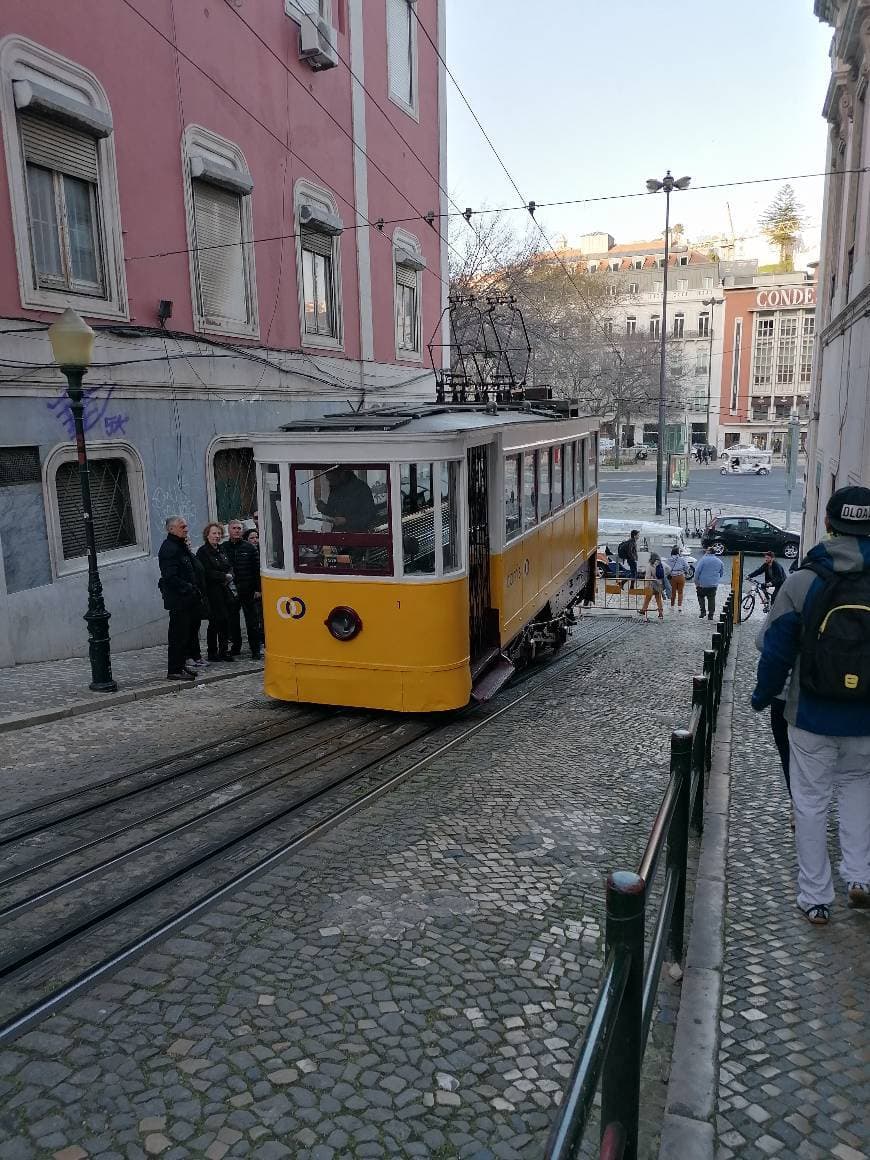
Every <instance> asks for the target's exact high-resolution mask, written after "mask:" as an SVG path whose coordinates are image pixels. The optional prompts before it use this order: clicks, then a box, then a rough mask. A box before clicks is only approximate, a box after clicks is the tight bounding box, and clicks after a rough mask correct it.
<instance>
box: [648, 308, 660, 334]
mask: <svg viewBox="0 0 870 1160" xmlns="http://www.w3.org/2000/svg"><path fill="white" fill-rule="evenodd" d="M661 333H662V320H661V318H659V316H658V315H657V314H654V315H653V316H652V318H650V320H649V336H650V338H660V337H661Z"/></svg>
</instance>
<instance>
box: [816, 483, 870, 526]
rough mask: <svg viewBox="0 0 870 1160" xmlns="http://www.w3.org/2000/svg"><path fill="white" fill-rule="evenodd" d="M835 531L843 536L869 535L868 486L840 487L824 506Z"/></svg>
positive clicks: (869, 499)
mask: <svg viewBox="0 0 870 1160" xmlns="http://www.w3.org/2000/svg"><path fill="white" fill-rule="evenodd" d="M825 512H826V514H827V517H828V521H829V523H830V525H831V527H832V528H833V529H834V531H835V532H839V533H840V534H841V535H844V536H870V487H841V488H838V489H837V491H835V492H834V494H833V495H832V496H831V498H830V499H829V500H828V506H827V507H826V508H825Z"/></svg>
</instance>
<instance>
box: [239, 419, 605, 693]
mask: <svg viewBox="0 0 870 1160" xmlns="http://www.w3.org/2000/svg"><path fill="white" fill-rule="evenodd" d="M254 453H255V457H256V460H257V465H258V486H259V503H260V526H261V568H262V590H263V619H264V623H265V634H266V664H265V688H266V692H267V693H268V694H269V695H270V696H272V697H275V698H277V699H279V700H284V701H304V702H314V703H318V704H328V705H344V706H354V707H360V708H372V709H389V710H396V711H399V712H413V713H418V712H432V711H438V710H449V709H456V708H459V707H461V706H463V705H465V704H467V702H468V701H469V699H470V698H471V697H472V696H474V697H475V698H476V699H479V700H483V699H486V697H487V696H489V695H491V694H492V692H494V690H495V689H496V688H498V687H499V686H500V684H502V683H503V682H504V680H505V679H507V677H508V676H509V675H510V673H511V672H512V671H513V668H514V666H515V665H517V664H519V663H522V662H524V661H525V660H527V659H529V658H530V657H532V656H534V654H535V653H536V652H537V651H538V650H539V649H541V648H544V647H558V646H559V645H560V644H561V643H562V642H563V641H564V640H565V638H566V636H567V631H568V626H569V625H570V624H571V623H572V622H573V611H572V608H573V606H574V605H575V604H576V603H577V601H578V600H579V599H580V598H581V596H585V595H587V594H588V593H590V592H591V586H592V585H593V584H594V577H595V551H596V546H597V524H598V493H597V484H598V434H597V425H596V424H595V423H594V421H590V420H589V419H588V418H587V419H581V418H567V417H565V416H563V415H560V414H559V413H557V412H556V411H555V410H551V409H548V405H547V404H542V405H539V406H533V405H530V404H521V405H517V406H514V407H511V406H498V407H496V406H495V405H489V406H486V405H480V406H439V405H435V404H431V405H428V404H427V405H422V406H418V407H416V408H401V409H398V408H397V409H390V410H379V411H367V412H362V413H350V414H347V415H338V416H330V417H326V418H324V419H321V420H316V421H306V422H299V423H295V424H290V425H288V426H287V427H285V428H284V429H283V430H282V431H281V432H280V433H276V434H274V435H265V436H258V437H257V439H256V441H255V448H254Z"/></svg>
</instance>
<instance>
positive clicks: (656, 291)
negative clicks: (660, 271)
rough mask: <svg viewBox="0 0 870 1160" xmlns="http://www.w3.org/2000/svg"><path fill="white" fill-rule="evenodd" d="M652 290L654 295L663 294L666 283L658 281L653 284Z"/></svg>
mask: <svg viewBox="0 0 870 1160" xmlns="http://www.w3.org/2000/svg"><path fill="white" fill-rule="evenodd" d="M652 288H653V294H661V292H662V290H663V288H664V283H663V282H662V281H661V279H656V281H655V282H653V284H652Z"/></svg>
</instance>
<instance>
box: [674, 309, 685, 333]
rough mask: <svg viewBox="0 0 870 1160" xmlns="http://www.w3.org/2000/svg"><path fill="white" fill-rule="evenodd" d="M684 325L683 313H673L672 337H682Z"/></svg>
mask: <svg viewBox="0 0 870 1160" xmlns="http://www.w3.org/2000/svg"><path fill="white" fill-rule="evenodd" d="M685 327H686V316H685V314H675V315H674V330H673V334H674V338H682V337H683V332H684V330H685Z"/></svg>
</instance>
